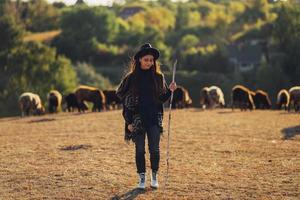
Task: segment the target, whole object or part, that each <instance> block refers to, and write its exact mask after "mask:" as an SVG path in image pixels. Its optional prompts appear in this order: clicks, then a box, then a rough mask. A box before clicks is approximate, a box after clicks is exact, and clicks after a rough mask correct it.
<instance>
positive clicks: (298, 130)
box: [281, 125, 300, 140]
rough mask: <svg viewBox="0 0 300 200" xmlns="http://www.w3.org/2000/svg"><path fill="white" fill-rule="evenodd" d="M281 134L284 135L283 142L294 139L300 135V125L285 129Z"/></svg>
mask: <svg viewBox="0 0 300 200" xmlns="http://www.w3.org/2000/svg"><path fill="white" fill-rule="evenodd" d="M281 132H282V134H283V138H282V139H283V140H289V139H293V137H295V136H296V135H300V125H299V126H293V127H288V128H284V129H282V130H281Z"/></svg>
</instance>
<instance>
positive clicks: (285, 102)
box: [277, 89, 290, 110]
mask: <svg viewBox="0 0 300 200" xmlns="http://www.w3.org/2000/svg"><path fill="white" fill-rule="evenodd" d="M289 103H290V94H289V92H288V91H287V90H285V89H282V90H280V91H279V92H278V94H277V108H278V109H281V108H282V106H283V107H284V110H287V109H288V106H289Z"/></svg>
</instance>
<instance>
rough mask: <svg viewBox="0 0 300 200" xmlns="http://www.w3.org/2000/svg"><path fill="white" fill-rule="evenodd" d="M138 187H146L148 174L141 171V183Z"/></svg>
mask: <svg viewBox="0 0 300 200" xmlns="http://www.w3.org/2000/svg"><path fill="white" fill-rule="evenodd" d="M137 188H138V189H143V190H144V189H145V188H146V174H145V173H140V174H139V184H138V186H137Z"/></svg>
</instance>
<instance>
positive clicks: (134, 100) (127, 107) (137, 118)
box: [116, 73, 171, 141]
mask: <svg viewBox="0 0 300 200" xmlns="http://www.w3.org/2000/svg"><path fill="white" fill-rule="evenodd" d="M155 78H156V82H157V83H158V97H157V99H156V102H157V109H158V113H157V119H158V120H157V121H158V126H159V127H160V132H161V133H162V132H163V126H162V120H163V103H164V102H166V101H167V100H168V99H169V97H170V95H171V91H170V89H169V87H168V85H167V83H166V81H165V79H164V76H163V74H156V75H155ZM116 94H117V96H118V97H119V98H120V99H121V101H122V103H123V117H124V120H125V140H133V141H134V136H135V135H136V134H138V133H139V132H142V131H144V127H143V126H142V121H141V115H140V113H139V109H138V107H139V97H138V96H137V95H134V92H133V75H132V73H131V74H129V75H127V76H126V77H125V78H124V79H123V80H122V82H121V83H120V85H119V87H118V89H117V91H116ZM128 124H132V125H133V132H130V131H129V130H128V128H127V127H128Z"/></svg>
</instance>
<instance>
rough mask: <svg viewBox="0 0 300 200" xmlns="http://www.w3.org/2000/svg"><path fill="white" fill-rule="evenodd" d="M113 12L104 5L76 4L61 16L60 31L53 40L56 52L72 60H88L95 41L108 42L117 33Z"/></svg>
mask: <svg viewBox="0 0 300 200" xmlns="http://www.w3.org/2000/svg"><path fill="white" fill-rule="evenodd" d="M115 20H116V17H115V14H114V13H113V12H112V11H110V10H108V9H107V8H105V7H91V8H90V7H86V6H78V7H75V8H73V9H72V10H69V11H68V12H66V13H64V14H63V16H62V18H61V29H62V33H61V34H60V36H59V37H58V38H57V39H56V40H55V41H54V42H53V44H54V46H56V47H57V49H58V52H59V53H62V54H64V55H66V56H68V57H70V58H71V59H72V60H86V61H89V60H91V59H92V57H93V56H96V54H97V51H98V50H97V49H95V48H94V47H97V43H109V42H112V41H113V40H114V39H115V36H116V34H117V33H118V23H115Z"/></svg>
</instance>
